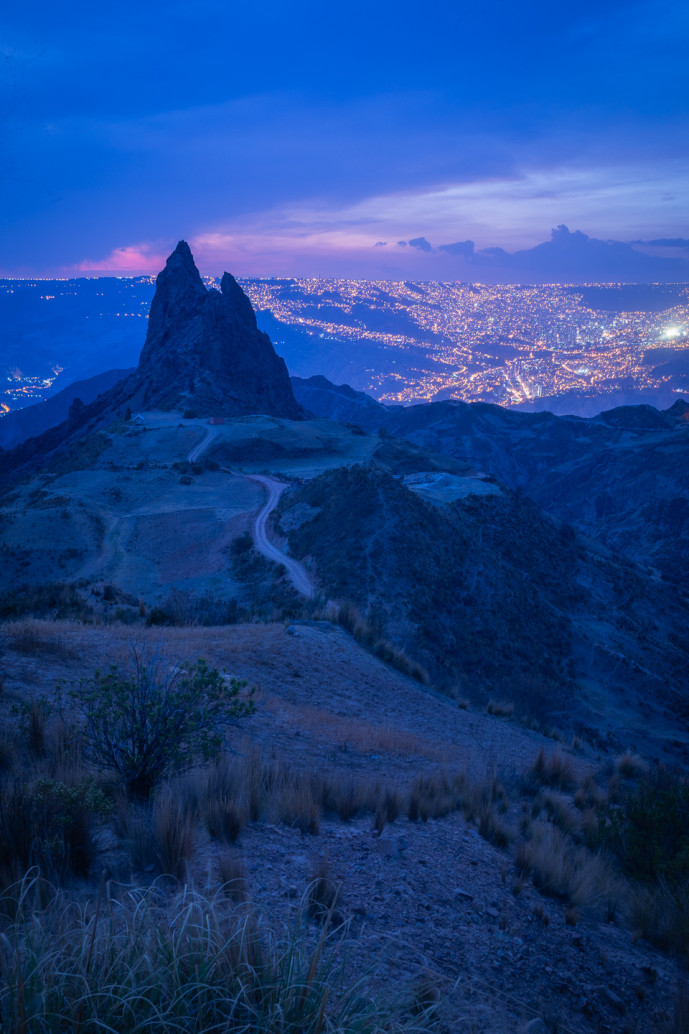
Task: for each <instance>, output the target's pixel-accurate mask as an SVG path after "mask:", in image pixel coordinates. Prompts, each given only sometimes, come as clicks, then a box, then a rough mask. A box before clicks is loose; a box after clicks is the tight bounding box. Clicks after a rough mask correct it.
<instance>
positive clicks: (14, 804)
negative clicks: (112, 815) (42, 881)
mask: <svg viewBox="0 0 689 1034" xmlns="http://www.w3.org/2000/svg"><path fill="white" fill-rule="evenodd" d="M110 810H111V805H110V802H109V801H108V799H107V798H106V797H105V795H104V794H103V792H102V791H101V790H100V789H99V788H98V787H97V786H96V784H95V783H94V781H93V779H83V780H81V781H80V782H79V783H77V784H76V785H73V786H68V785H67V784H66V783H62V782H59V781H58V780H55V779H37V780H36V781H35V782H33V783H28V784H27V783H22V782H19V781H17V782H14V783H12V784H5V785H4V786H3V787H2V790H1V792H0V881H1V882H2V883H3V884H4V885H5V886H7V884H9V883H12V882H14V881H15V880H18V879H21V878H22V877H23V875H24V873H26V872H27V870H28V869H30V868H31V867H32V866H37V867H38V869H39V870H40V871H41V873H42V875H43V876H45V877H47V878H49V879H59V880H61V879H65V878H67V877H69V876H78V877H86V876H88V873H89V869H90V867H91V862H92V860H93V855H94V847H93V841H92V836H91V828H92V822H93V818H94V816H95V815H97V814H107V812H108V811H110Z"/></svg>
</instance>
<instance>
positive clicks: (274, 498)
mask: <svg viewBox="0 0 689 1034" xmlns="http://www.w3.org/2000/svg"><path fill="white" fill-rule="evenodd" d="M244 477H247V478H250V480H251V481H257V482H258V483H259V484H261V485H263V487H264V488H265V489H266V491H267V493H268V499H267V501H266V503H265V505H264V506H263V507H262V509H261V510H260V511H259V514H258V516H257V517H256V521H255V523H254V543H255V545H256V549H257V550H258V551H259V552H260V553H263V555H264V556H266V557H268V559H269V560H273V561H274V562H275V563H276V564H283V565H284V567H285V568H286V570H287V574H288V575H289V578H290V581H291V582H292V585H293V586H294V588H295V589H296V590H297V592H300V593H301V594H302V596H313V594H314V587H313V582H312V581H311V579H310V578H309V575H308V573H307V571H306V568H305V567H304V566H303V564H300V563H299V561H298V560H295V559H294V557H290V556H287V555H286V554H285V553H283V552H282V551H281V550H280V549H278V547H277V546H275V545H274V544H273V543H272V542H271V541H270V539H269V538H268V534H267V531H266V528H267V523H268V517H269V516H270V514H271V513H272V512H273V510H274V509H275V507H276V506H277V504H278V501H279V499H280V496H281V495H282V493H283V492H284V490H285V489H286V488H287V485H286V484H285V483H284V481H278V480H277V478H272V477H267V476H266V475H265V474H245V475H244Z"/></svg>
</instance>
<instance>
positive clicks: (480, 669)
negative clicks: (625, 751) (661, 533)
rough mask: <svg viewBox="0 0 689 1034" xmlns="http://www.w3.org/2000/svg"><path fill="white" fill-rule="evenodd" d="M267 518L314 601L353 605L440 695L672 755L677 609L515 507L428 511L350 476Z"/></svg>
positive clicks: (391, 486) (315, 485)
mask: <svg viewBox="0 0 689 1034" xmlns="http://www.w3.org/2000/svg"><path fill="white" fill-rule="evenodd" d="M304 506H306V509H304ZM297 508H300V509H299V510H298V512H299V513H300V514H301V518H300V519H299V520H296V521H295V520H292V521H290V513H291V512H294V511H295V510H297ZM280 513H281V515H282V516H281V518H280V520H281V521H282V522H285V519H286V524H283V527H285V526H286V530H287V534H288V538H289V543H290V549H291V550H292V552H293V553H294V554H295V555H296V556H298V557H300V558H302V559H308V561H310V562H311V563H312V565H313V570H314V572H315V574H316V575H317V577H318V579H319V582H320V584H321V586H322V588H323V590H324V591H325V593H326V595H327V596H329V597H330V598H332V599H340V600H349V601H352V602H353V603H354V604H355V605H356V606H357V607H359V608H360V610H361V611H362V613H364V614H365V615H367V620H368V622H369V623H370V624H372V625H373V626H374V627H377V628H378V634H379V635H380V636H382V637H387V638H389V639H391V640H392V642H393V643H395V644H396V645H398V646H400V647H402V648H403V649H404V651H405V652H406V653H408V654H409V655H410V656H411V657H412V658H413V659H414V660H416V661H418V662H419V663H420V664H422V665H423V666H424V667H426V668H427V669H428V671H429V672H430V674H431V677H432V679H433V680H434V681H435V682H437V683H438V684H440V685H442V686H444V687H445V688H446V690H447V691H450V692H453V693H456V694H459V695H462V694H468V695H474V696H475V698H477V699H484V700H485V699H486V697H487V695H489V694H491V693H492V694H498V695H504V696H507V697H508V698H509V699H510V700H513V701H515V703H516V705H517V707H518V708H519V709H520V710H521V712H522V713H523V714H524V715H526V716H528V715H529V714H531V716H533V717H540V718H544V717H547V716H548V715H551V716H553V715H555V714H557V715H558V718H559V719H560V720H563V719H565V718H566V719H567V720H569V722H570V723H573V724H574V726H575V727H577V726H578V727H580V728H581V727H586V728H588V729H589V734H592V733H593V731H594V730H595V733H596V734H597V735H602V736H604V737H605V736H611V737H614V736H615V734H616V733H615V730H616V729H617V728H618V727H619V726H622V727H623V728H625V729H630V728H632V727H633V728H634V729H635V733H638V735H639V736H640V737H643V738H645V737H646V735H647V734H648V733H649V725H650V726H652V727H653V728H654V729H656V728H657V729H658V731H659V728H660V727H662V728H663V732H662V733H661V734H660V739H661V741H663V740H664V741H665V743H666V746H668V747H669V748H670V749H671V750H672V746H671V741H672V740H677V744H676V747H677V749H680V750H681V751H684V749H685V745H686V721H687V717H688V715H687V698H686V667H687V660H688V659H689V657H688V655H687V643H686V640H685V637H684V627H685V622H686V620H687V616H688V613H687V609H686V607H685V606H684V605H683V604H682V603H681V601H679V600H678V599H677V597H676V594H675V593H674V592H673V591H672V590H671V589H670V588H668V587H666V586H664V585H662V583H659V582H657V581H654V580H653V579H651V578H649V577H648V576H647V575H645V574H644V573H643V572H642V571H640V570H639V569H638V568H635V567H634V565H633V564H631V563H630V562H628V561H624V560H621V559H620V558H619V557H615V556H613V555H611V554H608V553H606V552H605V551H604V550H602V549H601V548H600V547H596V546H595V545H594V544H592V543H590V542H589V541H587V540H585V539H582V538H579V537H578V536H577V535H576V534H575V532H574V531H573V530H572V528H571V527H569V526H566V525H562V524H559V523H557V522H555V521H553V520H551V519H549V518H547V517H544V516H543V515H542V514H541V512H540V511H539V510H538V509H537V507H536V506H535V505H534V504H533V503H531V502H529V501H528V500H527V499H525V498H523V497H520V496H518V495H513V494H510V493H506V494H502V495H498V496H496V495H491V496H476V495H474V496H470V497H468V498H467V499H465V500H462V501H459V502H456V503H454V504H452V505H450V506H445V507H442V508H438V507H437V506H433V505H431V504H430V503H427V502H425V501H424V500H422V499H420V498H418V496H417V495H415V494H414V493H412V492H411V491H409V489H408V488H407V487H406V486H405V485H403V484H401V483H400V482H399V481H397V480H395V479H393V478H392V477H390V476H389V475H387V474H385V473H383V472H376V471H371V470H366V469H364V468H351V469H339V470H335V471H332V472H330V473H327V474H324V475H322V476H321V477H319V478H317V479H315V480H313V481H311V482H310V483H308V484H307V485H304V486H303V487H302V488H300V489H299V490H298V491H297V492H295V493H292V494H291V495H290V496H288V497H287V498H285V499H284V500H283V502H282V503H281V508H280ZM603 690H604V692H603ZM642 714H643V715H644V718H643V721H642V720H641V715H642ZM623 715H624V717H623ZM656 723H659V726H657V725H656ZM675 723H677V724H678V725H679V724H681V726H682V728H683V729H684V730H685V731H684V733H682V734H680V733H679V732H678V730H677V728H676V727H675ZM650 735H651V736H652V737H653V735H654V734H653V733H651V734H650ZM668 741H670V742H669V743H668ZM647 745H648V742H647ZM656 745H657V743H656Z"/></svg>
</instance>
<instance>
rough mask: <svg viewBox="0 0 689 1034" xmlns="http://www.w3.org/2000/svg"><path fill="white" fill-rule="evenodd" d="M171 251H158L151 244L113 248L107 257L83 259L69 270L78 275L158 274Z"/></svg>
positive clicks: (155, 246)
mask: <svg viewBox="0 0 689 1034" xmlns="http://www.w3.org/2000/svg"><path fill="white" fill-rule="evenodd" d="M169 250H171V249H167V250H165V249H163V250H159V246H157V245H153V244H127V245H125V246H123V247H120V248H113V250H112V251H111V252H110V254H109V255H106V256H105V258H101V259H83V260H82V261H81V262H78V263H77V264H76V265H75V266H74V267H72V268H71V269H70V272H72V271H73V272H80V273H115V274H118V273H119V274H121V275H126V274H128V273H135V274H141V273H152V274H153V273H158V272H159V271H160V270H161V269H162V267H163V266H164V265H165V260H166V258H167V256H168V254H169Z"/></svg>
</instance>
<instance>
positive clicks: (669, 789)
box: [602, 767, 689, 883]
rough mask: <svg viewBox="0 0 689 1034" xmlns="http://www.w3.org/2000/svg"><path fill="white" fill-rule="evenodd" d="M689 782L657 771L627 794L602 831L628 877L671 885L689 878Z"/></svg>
mask: <svg viewBox="0 0 689 1034" xmlns="http://www.w3.org/2000/svg"><path fill="white" fill-rule="evenodd" d="M687 814H689V781H688V780H687V779H686V778H683V777H681V776H679V775H676V774H674V773H672V772H668V771H667V770H666V769H664V768H662V767H658V768H657V769H656V770H655V771H653V772H652V773H650V774H649V775H648V776H647V777H645V778H644V779H642V780H641V781H640V782H639V784H638V785H637V786H636V787H635V788H633V789H628V790H625V791H622V793H621V798H620V803H619V805H618V806H617V807H613V808H611V809H610V811H609V813H608V820H607V824H605V825H604V826H603V830H602V839H603V842H604V843H605V844H606V845H607V846H608V847H610V848H611V849H612V850H613V851H614V852H615V853H616V854H617V856H618V858H619V859H620V861H621V863H622V866H623V868H624V870H625V872H626V873H627V874H628V875H629V876H632V877H634V878H636V879H640V880H651V881H655V880H665V881H669V882H670V883H674V882H678V881H680V880H683V879H684V880H686V879H687V878H688V877H689V825H687Z"/></svg>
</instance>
